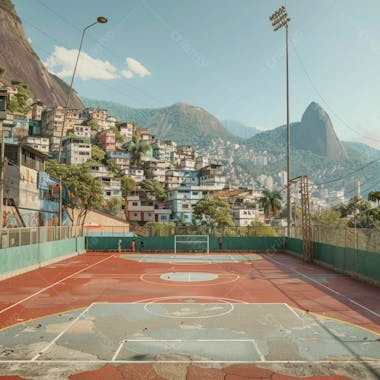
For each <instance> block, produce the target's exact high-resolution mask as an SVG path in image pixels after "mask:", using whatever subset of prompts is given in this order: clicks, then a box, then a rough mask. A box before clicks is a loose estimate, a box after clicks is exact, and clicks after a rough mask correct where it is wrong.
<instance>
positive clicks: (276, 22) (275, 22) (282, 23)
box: [269, 6, 292, 236]
mask: <svg viewBox="0 0 380 380" xmlns="http://www.w3.org/2000/svg"><path fill="white" fill-rule="evenodd" d="M269 20H270V21H271V22H272V26H273V30H274V31H275V32H276V31H277V30H279V29H281V28H282V27H285V30H286V142H287V143H286V158H287V159H286V173H287V180H286V182H287V184H286V189H287V190H286V206H287V208H288V215H287V224H288V227H287V235H288V236H290V223H291V220H292V211H291V205H290V178H291V177H290V121H289V56H288V23H289V21H290V18H289V16H288V13H287V12H286V9H285V7H284V6H282V7H281V8H279V9H278V10H277V11H276V12H274V13H273V14H272V16H270V17H269Z"/></svg>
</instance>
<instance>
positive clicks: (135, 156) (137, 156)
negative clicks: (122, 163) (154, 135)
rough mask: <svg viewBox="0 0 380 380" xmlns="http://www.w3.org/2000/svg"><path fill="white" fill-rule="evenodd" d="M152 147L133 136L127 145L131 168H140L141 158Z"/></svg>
mask: <svg viewBox="0 0 380 380" xmlns="http://www.w3.org/2000/svg"><path fill="white" fill-rule="evenodd" d="M151 149H152V147H151V146H150V145H149V144H148V143H147V142H146V141H143V140H139V139H138V138H137V137H136V136H133V138H132V141H130V142H129V143H128V152H129V153H130V155H131V157H130V163H131V166H139V167H141V166H142V158H143V157H144V156H145V153H146V152H147V151H148V150H151Z"/></svg>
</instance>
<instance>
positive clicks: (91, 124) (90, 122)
mask: <svg viewBox="0 0 380 380" xmlns="http://www.w3.org/2000/svg"><path fill="white" fill-rule="evenodd" d="M82 125H88V126H89V127H90V128H91V130H92V131H97V130H98V128H99V124H98V122H97V121H96V120H94V119H90V120H85V121H84V122H83V123H82Z"/></svg>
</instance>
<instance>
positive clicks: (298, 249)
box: [285, 238, 302, 256]
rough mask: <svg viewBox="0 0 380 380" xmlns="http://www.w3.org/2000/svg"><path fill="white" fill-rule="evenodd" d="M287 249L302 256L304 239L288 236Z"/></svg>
mask: <svg viewBox="0 0 380 380" xmlns="http://www.w3.org/2000/svg"><path fill="white" fill-rule="evenodd" d="M285 249H286V250H287V251H290V252H292V253H295V254H296V255H298V256H302V240H300V239H295V238H286V240H285Z"/></svg>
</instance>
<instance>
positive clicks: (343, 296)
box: [265, 257, 380, 318]
mask: <svg viewBox="0 0 380 380" xmlns="http://www.w3.org/2000/svg"><path fill="white" fill-rule="evenodd" d="M265 258H266V259H268V260H269V261H274V262H275V263H277V264H280V265H282V266H284V267H285V268H288V269H290V270H292V271H293V272H295V273H298V274H300V275H301V276H302V277H305V278H307V279H308V280H310V281H312V282H315V283H316V284H318V285H319V286H322V287H323V288H326V289H328V290H329V291H330V292H332V293H334V294H337V295H338V296H340V297H342V298H344V299H346V300H348V301H350V302H352V303H353V304H355V305H357V306H359V307H361V308H362V309H364V310H366V311H368V312H369V313H371V314H373V315H375V316H376V317H377V318H380V314H378V313H376V312H375V311H373V310H371V309H368V307H366V306H364V305H362V304H360V303H359V302H356V301H354V300H353V299H351V298H349V297H347V296H346V295H345V294H342V293H340V292H338V291H337V290H334V289H332V288H330V287H328V286H327V285H325V284H322V282H319V281H317V280H315V279H314V278H311V277H310V276H308V275H306V274H304V273H302V272H299V271H298V270H296V269H293V268H292V267H291V266H290V265H287V264H284V263H282V262H281V261H278V260H276V259H273V258H271V257H265Z"/></svg>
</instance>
